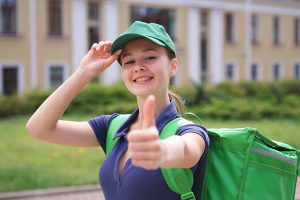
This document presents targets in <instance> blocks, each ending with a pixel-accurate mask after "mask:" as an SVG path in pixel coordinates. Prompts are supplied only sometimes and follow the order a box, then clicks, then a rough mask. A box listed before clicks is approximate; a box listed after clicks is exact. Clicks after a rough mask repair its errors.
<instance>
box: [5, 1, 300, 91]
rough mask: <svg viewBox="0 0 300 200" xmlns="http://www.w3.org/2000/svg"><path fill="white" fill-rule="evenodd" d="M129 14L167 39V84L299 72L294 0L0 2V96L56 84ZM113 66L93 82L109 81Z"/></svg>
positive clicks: (116, 75) (115, 73) (114, 77)
mask: <svg viewBox="0 0 300 200" xmlns="http://www.w3.org/2000/svg"><path fill="white" fill-rule="evenodd" d="M134 20H142V21H146V22H157V23H160V24H162V25H164V26H165V28H166V30H167V31H168V32H169V34H170V36H171V37H172V38H173V40H174V41H175V43H176V47H177V51H178V57H179V60H180V72H179V74H178V75H177V76H176V77H175V80H174V84H177V85H184V84H186V83H187V82H188V81H190V80H192V81H194V82H195V83H203V82H206V83H208V84H216V83H219V82H222V81H227V80H229V81H237V82H238V81H244V80H248V81H273V80H282V79H299V78H300V1H299V0H150V1H149V0H71V1H70V0H0V94H12V93H19V94H22V93H23V92H25V91H28V90H32V89H35V88H52V87H57V86H58V85H59V84H61V83H62V82H63V81H64V80H65V79H66V78H67V77H68V76H69V75H70V74H71V73H72V72H74V70H76V68H77V67H78V66H79V63H80V60H81V58H82V57H83V55H85V53H86V52H87V51H88V49H89V47H90V46H91V45H92V44H93V43H94V42H98V41H100V40H113V39H114V38H116V37H117V35H118V34H119V33H120V32H122V31H124V30H125V29H126V28H127V27H128V25H130V24H131V22H133V21H134ZM119 70H120V67H119V66H118V64H117V63H115V64H114V66H112V67H110V68H109V69H108V70H106V71H105V72H104V73H103V74H101V75H100V76H99V77H96V78H95V80H94V81H99V82H101V83H104V84H111V83H114V82H116V81H118V80H119V79H120V71H119Z"/></svg>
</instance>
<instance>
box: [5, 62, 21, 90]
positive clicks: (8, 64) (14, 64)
mask: <svg viewBox="0 0 300 200" xmlns="http://www.w3.org/2000/svg"><path fill="white" fill-rule="evenodd" d="M4 68H17V73H18V74H17V79H18V83H17V91H16V94H17V95H22V94H23V93H24V65H23V64H22V63H21V62H15V61H4V62H0V94H3V95H4V93H3V92H4V85H3V78H2V76H3V69H4Z"/></svg>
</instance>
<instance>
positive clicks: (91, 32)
mask: <svg viewBox="0 0 300 200" xmlns="http://www.w3.org/2000/svg"><path fill="white" fill-rule="evenodd" d="M99 10H100V9H99V4H98V3H96V2H93V3H89V4H88V37H89V38H88V41H89V42H88V45H89V46H88V49H89V48H90V47H91V46H92V45H93V44H94V43H98V42H99V40H100V37H99V15H100V13H99Z"/></svg>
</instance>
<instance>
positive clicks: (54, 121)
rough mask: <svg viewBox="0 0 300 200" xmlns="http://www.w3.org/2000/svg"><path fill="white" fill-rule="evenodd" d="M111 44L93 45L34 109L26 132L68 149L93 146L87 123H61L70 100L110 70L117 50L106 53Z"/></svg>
mask: <svg viewBox="0 0 300 200" xmlns="http://www.w3.org/2000/svg"><path fill="white" fill-rule="evenodd" d="M110 47H111V42H110V41H106V42H100V43H99V44H94V45H93V46H92V47H91V49H90V50H89V52H88V53H87V54H86V55H85V56H84V57H83V59H82V61H81V64H80V66H79V68H78V69H77V70H76V71H75V72H74V73H73V74H72V75H71V76H70V77H69V78H68V79H67V80H66V81H65V82H64V83H63V84H62V85H61V86H60V87H59V88H58V89H56V90H55V91H54V92H53V93H52V94H51V95H50V96H49V97H48V98H47V99H46V100H45V101H44V102H43V104H42V105H41V106H40V107H39V108H38V109H37V110H36V112H35V113H34V114H33V115H32V116H31V118H30V119H29V121H28V122H27V124H26V128H27V130H28V132H29V133H30V134H31V135H32V136H34V137H36V138H39V139H42V140H45V141H48V142H51V143H58V144H63V145H70V146H95V145H98V142H97V139H96V137H95V135H94V133H93V130H92V128H91V127H90V126H89V124H88V123H87V122H74V121H64V120H60V118H61V116H62V115H63V113H64V112H65V111H66V109H67V107H68V106H69V104H70V102H71V101H72V100H73V98H74V97H75V96H76V95H77V94H78V93H79V92H80V91H81V90H82V89H83V88H84V87H85V86H86V85H87V84H88V83H89V82H90V81H91V80H92V79H93V77H95V76H96V75H97V74H100V73H101V72H103V71H104V70H105V69H106V68H107V67H109V66H110V65H111V64H112V63H113V62H114V61H115V60H116V59H117V57H118V55H119V54H120V51H117V52H115V53H114V54H113V55H111V54H110V53H109V51H110Z"/></svg>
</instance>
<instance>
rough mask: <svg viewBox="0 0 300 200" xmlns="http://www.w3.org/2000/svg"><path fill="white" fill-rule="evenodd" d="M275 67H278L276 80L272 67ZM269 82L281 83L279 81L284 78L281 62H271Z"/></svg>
mask: <svg viewBox="0 0 300 200" xmlns="http://www.w3.org/2000/svg"><path fill="white" fill-rule="evenodd" d="M275 65H278V67H279V68H278V70H279V71H278V73H279V74H278V78H276V77H275V74H274V67H275ZM270 74H271V80H272V81H281V80H283V78H284V66H283V64H282V62H280V61H275V62H273V63H272V65H271V73H270Z"/></svg>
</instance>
